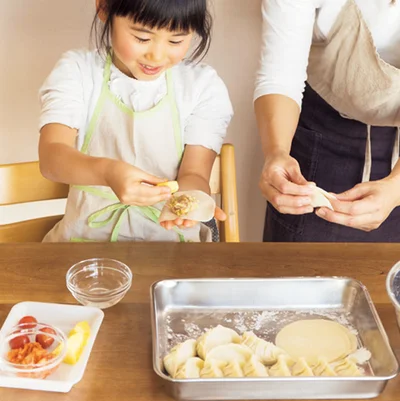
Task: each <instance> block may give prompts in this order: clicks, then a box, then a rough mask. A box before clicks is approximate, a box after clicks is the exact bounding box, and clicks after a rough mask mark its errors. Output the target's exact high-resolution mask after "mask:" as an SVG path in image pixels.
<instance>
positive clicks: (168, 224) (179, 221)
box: [160, 206, 226, 230]
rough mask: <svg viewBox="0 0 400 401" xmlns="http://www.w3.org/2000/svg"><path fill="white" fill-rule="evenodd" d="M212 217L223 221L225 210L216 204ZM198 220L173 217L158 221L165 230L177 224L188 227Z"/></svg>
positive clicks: (180, 226)
mask: <svg viewBox="0 0 400 401" xmlns="http://www.w3.org/2000/svg"><path fill="white" fill-rule="evenodd" d="M214 218H215V219H216V220H219V221H225V220H226V214H225V212H224V211H223V210H222V209H221V208H219V207H218V206H217V207H216V208H215V213H214ZM198 223H199V222H198V221H195V220H187V219H181V218H178V219H175V220H170V221H163V222H162V223H160V224H161V225H162V226H163V227H164V228H165V229H166V230H171V229H172V228H174V227H175V226H178V227H179V228H190V227H194V226H195V225H196V224H198Z"/></svg>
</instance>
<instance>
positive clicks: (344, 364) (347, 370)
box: [332, 358, 362, 377]
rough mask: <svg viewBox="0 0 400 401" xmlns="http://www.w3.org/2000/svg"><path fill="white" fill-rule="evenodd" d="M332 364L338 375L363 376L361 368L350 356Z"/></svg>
mask: <svg viewBox="0 0 400 401" xmlns="http://www.w3.org/2000/svg"><path fill="white" fill-rule="evenodd" d="M332 366H333V369H334V371H335V373H336V374H337V375H338V376H348V377H351V376H362V374H361V371H360V369H359V368H358V366H357V365H356V364H355V363H354V362H353V361H352V360H351V359H350V358H345V359H342V360H341V361H339V362H336V363H334V364H332Z"/></svg>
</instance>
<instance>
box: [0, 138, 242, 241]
mask: <svg viewBox="0 0 400 401" xmlns="http://www.w3.org/2000/svg"><path fill="white" fill-rule="evenodd" d="M210 187H211V193H212V194H214V195H219V196H220V200H221V205H220V206H221V207H222V209H223V210H224V211H225V213H226V214H227V216H228V217H227V220H226V221H225V222H223V223H221V224H220V225H219V227H220V237H221V241H223V242H238V241H239V223H238V204H237V190H236V168H235V153H234V147H233V145H231V144H225V145H223V146H222V150H221V155H220V156H218V157H217V158H216V160H215V163H214V166H213V170H212V173H211V178H210ZM68 189H69V187H68V185H66V184H60V183H55V182H52V181H49V180H47V179H46V178H44V177H43V176H42V174H41V173H40V169H39V162H27V163H16V164H6V165H0V206H6V205H14V204H19V203H26V202H35V201H43V200H52V199H63V198H66V197H67V196H68ZM61 218H62V215H58V216H49V217H43V218H36V219H32V220H26V221H20V222H16V223H11V224H0V242H40V241H42V239H43V237H44V236H45V235H46V233H47V232H49V231H50V230H51V228H52V227H54V225H55V224H56V223H57V222H58V221H59V220H61Z"/></svg>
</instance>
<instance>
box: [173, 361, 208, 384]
mask: <svg viewBox="0 0 400 401" xmlns="http://www.w3.org/2000/svg"><path fill="white" fill-rule="evenodd" d="M203 367H204V361H203V360H202V359H200V358H197V357H194V358H189V359H188V360H187V361H186V362H184V364H183V365H181V366H180V367H179V368H178V370H177V371H176V375H175V376H174V378H175V379H197V378H199V377H200V371H201V369H203Z"/></svg>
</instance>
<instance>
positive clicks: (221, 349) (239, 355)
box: [206, 344, 253, 364]
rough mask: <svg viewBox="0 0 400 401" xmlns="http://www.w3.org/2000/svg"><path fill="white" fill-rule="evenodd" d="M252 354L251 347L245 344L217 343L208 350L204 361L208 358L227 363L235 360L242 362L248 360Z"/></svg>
mask: <svg viewBox="0 0 400 401" xmlns="http://www.w3.org/2000/svg"><path fill="white" fill-rule="evenodd" d="M252 355H253V353H252V352H251V349H250V348H248V347H246V346H245V345H241V344H225V345H219V346H218V347H215V348H213V349H212V350H211V351H210V352H208V353H207V358H206V361H207V360H208V359H209V358H210V359H217V360H219V361H224V362H227V363H229V362H233V361H237V362H239V363H241V364H242V363H245V362H246V361H248V360H249V359H250V358H251V356H252Z"/></svg>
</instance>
